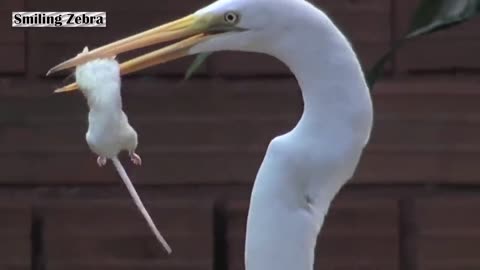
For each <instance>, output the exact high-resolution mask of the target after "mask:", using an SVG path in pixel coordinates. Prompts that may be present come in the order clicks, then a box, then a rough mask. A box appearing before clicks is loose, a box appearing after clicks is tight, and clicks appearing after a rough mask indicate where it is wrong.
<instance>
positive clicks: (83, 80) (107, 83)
mask: <svg viewBox="0 0 480 270" xmlns="http://www.w3.org/2000/svg"><path fill="white" fill-rule="evenodd" d="M75 77H76V81H77V83H78V85H79V88H80V90H81V91H82V92H83V93H84V95H86V96H91V95H101V94H102V93H105V92H109V93H110V92H111V91H119V89H120V66H119V64H118V62H117V61H116V60H115V59H112V58H110V59H97V60H93V61H90V62H88V63H86V64H83V65H81V66H78V67H77V69H76V70H75Z"/></svg>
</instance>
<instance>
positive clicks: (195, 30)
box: [47, 15, 240, 93]
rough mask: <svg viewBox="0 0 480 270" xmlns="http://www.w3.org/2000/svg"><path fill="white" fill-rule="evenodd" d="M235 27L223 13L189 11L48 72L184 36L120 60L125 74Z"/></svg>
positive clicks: (74, 87) (74, 86) (174, 56)
mask: <svg viewBox="0 0 480 270" xmlns="http://www.w3.org/2000/svg"><path fill="white" fill-rule="evenodd" d="M234 30H240V29H239V28H236V27H235V26H233V25H228V24H225V23H224V21H223V17H222V16H220V17H219V16H212V15H203V16H198V15H190V16H187V17H185V18H182V19H180V20H177V21H173V22H170V23H167V24H165V25H162V26H159V27H156V28H153V29H150V30H147V31H145V32H142V33H139V34H136V35H133V36H130V37H127V38H125V39H122V40H119V41H116V42H113V43H110V44H108V45H105V46H103V47H100V48H97V49H95V50H92V51H89V52H86V53H82V54H79V55H77V56H76V57H74V58H72V59H69V60H67V61H65V62H63V63H61V64H59V65H57V66H55V67H53V68H52V69H50V70H49V71H48V73H47V76H48V75H49V74H52V73H54V72H57V71H61V70H65V69H68V68H73V67H76V66H78V65H82V64H85V63H86V62H89V61H91V60H94V59H98V58H109V57H115V56H117V55H119V54H121V53H124V52H128V51H132V50H135V49H139V48H144V47H147V46H151V45H155V44H159V43H163V42H168V41H173V40H178V39H182V38H185V39H184V40H181V41H180V42H177V43H174V44H172V45H169V46H167V47H164V48H161V49H159V50H156V51H153V52H151V53H148V54H145V55H142V56H139V57H137V58H134V59H131V60H129V61H126V62H124V63H122V64H121V65H120V73H121V74H122V75H125V74H129V73H132V72H135V71H138V70H142V69H145V68H148V67H151V66H154V65H158V64H161V63H165V62H168V61H171V60H174V59H177V58H181V57H183V56H186V55H188V52H189V49H190V48H192V47H193V46H194V45H196V44H198V43H200V42H201V41H203V40H205V39H206V38H207V37H208V36H210V35H213V34H214V33H222V32H227V31H234ZM77 89H78V85H77V84H76V83H72V84H70V85H67V86H65V87H62V88H60V89H57V90H55V93H60V92H69V91H74V90H77Z"/></svg>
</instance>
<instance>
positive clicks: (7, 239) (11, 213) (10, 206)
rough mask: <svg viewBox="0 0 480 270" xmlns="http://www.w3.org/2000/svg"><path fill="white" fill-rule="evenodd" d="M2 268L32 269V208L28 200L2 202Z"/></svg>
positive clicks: (0, 246) (0, 205)
mask: <svg viewBox="0 0 480 270" xmlns="http://www.w3.org/2000/svg"><path fill="white" fill-rule="evenodd" d="M0 215H1V216H2V218H1V219H0V269H9V270H10V269H12V270H24V269H25V270H26V269H30V245H31V244H30V229H31V210H30V206H29V204H28V203H27V202H21V201H16V200H10V201H8V202H7V201H5V200H3V201H2V202H0Z"/></svg>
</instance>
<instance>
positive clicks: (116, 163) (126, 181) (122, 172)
mask: <svg viewBox="0 0 480 270" xmlns="http://www.w3.org/2000/svg"><path fill="white" fill-rule="evenodd" d="M112 162H113V165H114V166H115V168H116V169H117V172H118V174H119V175H120V178H122V181H123V183H124V184H125V186H127V189H128V192H129V193H130V196H131V197H132V199H133V201H134V202H135V205H136V206H137V208H138V210H140V212H141V213H142V215H143V217H144V218H145V220H146V221H147V223H148V226H149V227H150V229H151V230H152V232H153V234H154V235H155V237H156V238H157V239H158V241H159V242H160V243H161V244H162V246H163V247H164V248H165V250H166V251H167V252H168V254H170V253H172V249H171V248H170V246H169V245H168V243H167V241H166V240H165V238H163V236H162V234H161V233H160V232H159V231H158V229H157V227H156V226H155V223H154V222H153V220H152V218H151V217H150V214H149V213H148V211H147V209H146V208H145V206H144V205H143V203H142V200H141V199H140V196H138V193H137V191H136V190H135V187H134V186H133V184H132V181H131V180H130V178H129V177H128V175H127V172H126V171H125V168H123V165H122V163H120V160H119V159H118V158H117V157H115V158H112Z"/></svg>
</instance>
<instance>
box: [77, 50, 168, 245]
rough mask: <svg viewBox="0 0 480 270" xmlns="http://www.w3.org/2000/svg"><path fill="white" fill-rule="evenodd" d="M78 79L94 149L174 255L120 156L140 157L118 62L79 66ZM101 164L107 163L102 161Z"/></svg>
mask: <svg viewBox="0 0 480 270" xmlns="http://www.w3.org/2000/svg"><path fill="white" fill-rule="evenodd" d="M75 76H76V79H77V84H78V85H79V87H80V90H81V91H82V93H83V94H84V96H85V97H86V99H87V101H88V105H89V108H90V111H89V113H88V131H87V134H86V139H87V143H88V145H89V147H90V149H91V150H92V151H93V152H94V153H96V154H97V155H98V156H99V158H101V159H105V158H108V159H111V160H112V162H113V164H114V166H115V168H116V170H117V172H118V174H119V175H120V177H121V179H122V181H123V182H124V184H125V185H126V187H127V189H128V192H129V193H130V195H131V196H132V198H133V201H134V202H135V205H136V206H137V208H138V209H139V210H140V212H141V213H142V215H143V217H144V218H145V220H146V221H147V223H148V225H149V227H150V229H151V230H152V232H153V233H154V235H155V237H156V238H157V240H158V241H159V242H160V243H161V244H162V245H163V247H164V248H165V249H166V250H167V252H168V253H171V252H172V251H171V248H170V246H169V245H168V243H167V242H166V241H165V239H164V238H163V236H162V235H161V234H160V232H159V231H158V229H157V227H156V226H155V223H154V222H153V220H152V218H151V217H150V215H149V213H148V211H147V210H146V208H145V206H144V205H143V203H142V201H141V199H140V197H139V196H138V194H137V192H136V190H135V187H134V186H133V184H132V181H131V180H130V178H129V177H128V175H127V173H126V171H125V169H124V168H123V166H122V164H121V163H120V160H119V159H118V154H119V153H120V152H121V151H124V150H125V151H128V152H129V154H130V155H131V156H133V155H135V156H136V157H138V158H139V156H138V155H136V153H135V149H136V148H137V144H138V138H137V132H136V131H135V130H134V129H133V127H132V126H131V125H130V124H129V122H128V118H127V115H126V114H125V113H124V112H123V110H122V98H121V94H120V87H121V83H120V82H121V79H120V68H119V64H118V62H117V61H115V60H113V59H100V60H94V61H91V62H89V63H86V64H84V65H81V66H79V67H78V68H77V70H76V72H75ZM99 165H103V164H101V162H99Z"/></svg>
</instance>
